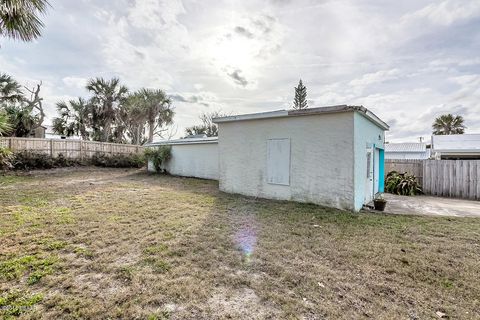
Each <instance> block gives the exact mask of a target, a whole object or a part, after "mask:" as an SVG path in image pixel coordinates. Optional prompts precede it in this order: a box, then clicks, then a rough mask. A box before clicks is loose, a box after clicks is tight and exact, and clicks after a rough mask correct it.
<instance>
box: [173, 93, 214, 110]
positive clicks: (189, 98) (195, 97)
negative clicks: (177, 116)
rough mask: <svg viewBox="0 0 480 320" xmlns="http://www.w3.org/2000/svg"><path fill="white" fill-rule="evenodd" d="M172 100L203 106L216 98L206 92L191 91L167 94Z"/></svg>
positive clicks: (206, 105)
mask: <svg viewBox="0 0 480 320" xmlns="http://www.w3.org/2000/svg"><path fill="white" fill-rule="evenodd" d="M169 96H170V98H171V99H172V100H175V101H179V102H185V103H194V104H199V105H202V106H205V107H209V106H210V104H211V102H212V101H215V100H216V97H215V96H214V95H213V94H211V93H208V92H202V93H200V94H192V93H174V94H170V95H169Z"/></svg>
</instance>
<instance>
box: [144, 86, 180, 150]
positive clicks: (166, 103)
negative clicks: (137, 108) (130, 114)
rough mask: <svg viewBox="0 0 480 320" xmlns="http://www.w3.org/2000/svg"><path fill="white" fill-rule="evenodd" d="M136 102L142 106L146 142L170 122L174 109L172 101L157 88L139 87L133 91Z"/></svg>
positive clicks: (158, 133) (160, 132)
mask: <svg viewBox="0 0 480 320" xmlns="http://www.w3.org/2000/svg"><path fill="white" fill-rule="evenodd" d="M135 95H136V97H137V99H138V103H139V104H140V105H141V106H143V107H142V108H143V109H144V111H145V116H146V121H147V125H148V142H152V141H153V136H154V135H161V134H162V132H163V131H164V130H165V126H166V125H169V124H172V122H173V115H174V111H173V108H172V101H171V100H170V98H168V97H167V95H166V94H165V92H163V91H162V90H159V89H145V88H144V89H140V90H139V91H137V92H136V93H135Z"/></svg>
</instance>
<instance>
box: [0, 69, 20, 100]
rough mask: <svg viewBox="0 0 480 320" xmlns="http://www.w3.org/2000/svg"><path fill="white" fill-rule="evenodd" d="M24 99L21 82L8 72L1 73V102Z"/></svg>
mask: <svg viewBox="0 0 480 320" xmlns="http://www.w3.org/2000/svg"><path fill="white" fill-rule="evenodd" d="M22 100H24V97H23V92H22V90H21V86H20V84H19V83H18V82H17V81H16V80H15V79H13V78H12V77H11V76H9V75H8V74H6V73H0V103H16V102H21V101H22Z"/></svg>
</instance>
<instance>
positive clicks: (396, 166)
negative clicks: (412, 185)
mask: <svg viewBox="0 0 480 320" xmlns="http://www.w3.org/2000/svg"><path fill="white" fill-rule="evenodd" d="M391 171H397V172H400V173H404V172H407V173H408V174H413V175H414V176H415V177H417V179H418V182H419V183H420V184H423V166H422V160H410V159H399V160H397V159H395V160H393V159H388V160H385V173H389V172H391Z"/></svg>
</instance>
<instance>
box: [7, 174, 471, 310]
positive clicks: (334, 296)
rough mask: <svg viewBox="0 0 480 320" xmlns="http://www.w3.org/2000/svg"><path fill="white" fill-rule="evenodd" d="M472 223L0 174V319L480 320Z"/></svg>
mask: <svg viewBox="0 0 480 320" xmlns="http://www.w3.org/2000/svg"><path fill="white" fill-rule="evenodd" d="M479 230H480V219H474V218H453V217H422V216H406V215H377V214H371V213H361V214H352V213H349V212H343V211H339V210H334V209H329V208H322V207H319V206H314V205H309V204H298V203H291V202H281V201H268V200H260V199H252V198H247V197H240V196H236V195H229V194H224V193H221V192H219V191H218V185H217V183H216V182H214V181H207V180H199V179H188V178H178V177H169V176H157V175H148V174H146V173H145V172H143V171H139V170H125V169H98V168H80V169H72V168H70V169H69V170H55V171H44V172H35V173H31V174H29V175H26V176H15V175H7V176H0V244H1V246H0V318H1V317H4V318H5V317H17V316H19V317H21V318H22V319H55V318H64V319H104V318H123V319H125V318H127V319H226V318H230V319H246V318H248V319H269V318H270V319H324V318H330V319H340V318H343V319H352V318H354V319H359V318H374V319H379V318H384V319H429V318H438V317H439V314H441V315H442V316H443V317H449V318H461V319H478V318H479V317H480V313H479V310H480V299H479V297H480V280H479V277H478V261H479V260H480V231H479Z"/></svg>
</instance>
